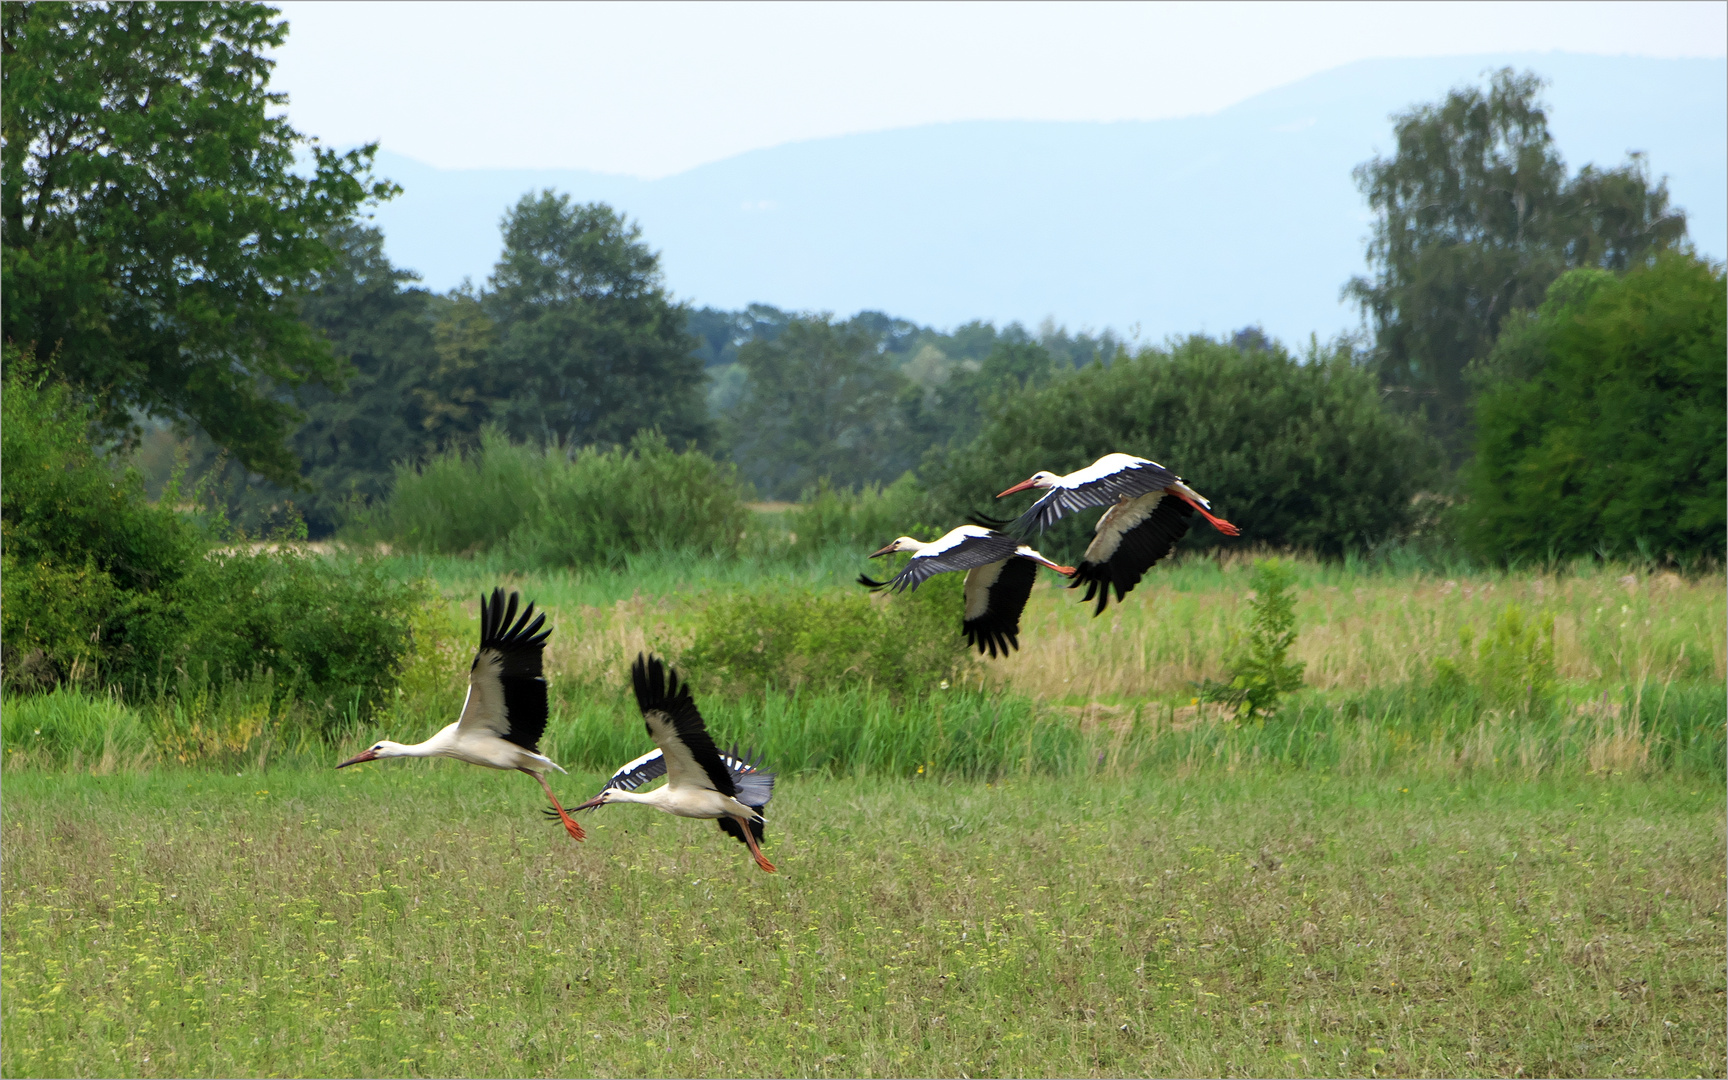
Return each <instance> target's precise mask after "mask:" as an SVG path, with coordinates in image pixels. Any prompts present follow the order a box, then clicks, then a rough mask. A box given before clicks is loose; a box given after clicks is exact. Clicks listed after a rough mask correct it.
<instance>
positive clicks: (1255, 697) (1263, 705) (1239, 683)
mask: <svg viewBox="0 0 1728 1080" xmlns="http://www.w3.org/2000/svg"><path fill="white" fill-rule="evenodd" d="M1295 580H1296V576H1295V574H1293V573H1292V572H1291V570H1290V567H1289V565H1288V564H1286V563H1285V562H1283V561H1282V560H1280V559H1260V560H1257V561H1256V562H1255V563H1254V572H1253V573H1252V574H1251V575H1250V576H1249V578H1248V586H1249V588H1251V589H1252V590H1253V592H1252V593H1251V594H1250V595H1249V598H1248V612H1249V615H1248V627H1247V629H1246V630H1245V631H1243V632H1242V633H1240V634H1238V635H1236V637H1235V640H1234V641H1232V642H1231V645H1230V648H1229V651H1228V653H1227V654H1226V658H1225V663H1226V664H1227V665H1228V666H1229V668H1230V676H1231V677H1230V681H1229V682H1227V683H1210V684H1208V685H1207V686H1206V694H1205V696H1206V697H1207V698H1208V699H1209V700H1212V701H1224V702H1228V703H1229V704H1231V705H1234V706H1236V708H1237V709H1238V710H1239V712H1240V714H1241V715H1242V716H1244V717H1249V716H1260V717H1265V716H1270V715H1271V714H1272V713H1274V712H1276V711H1278V699H1279V698H1280V697H1281V696H1283V695H1284V694H1288V693H1292V692H1293V691H1296V690H1300V689H1301V688H1302V668H1303V667H1304V666H1305V665H1304V664H1303V663H1302V662H1301V661H1293V660H1291V659H1289V655H1290V646H1292V645H1294V644H1296V598H1295V597H1294V596H1292V595H1290V588H1291V586H1292V585H1293V584H1295Z"/></svg>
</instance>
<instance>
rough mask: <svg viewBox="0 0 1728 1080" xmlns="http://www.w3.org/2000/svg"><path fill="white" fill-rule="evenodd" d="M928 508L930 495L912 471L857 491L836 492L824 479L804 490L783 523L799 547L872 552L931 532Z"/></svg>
mask: <svg viewBox="0 0 1728 1080" xmlns="http://www.w3.org/2000/svg"><path fill="white" fill-rule="evenodd" d="M931 509H932V508H931V506H930V500H929V495H928V494H927V493H926V492H925V491H924V488H923V485H921V484H919V483H918V478H917V477H915V476H913V475H912V474H911V473H907V474H905V475H904V476H902V477H900V479H898V480H896V481H894V482H893V483H892V484H889V485H888V486H887V487H882V486H880V485H877V484H865V485H863V486H862V487H860V488H859V489H858V490H857V491H856V492H852V491H847V490H845V489H844V488H841V489H836V488H835V487H834V486H833V485H832V484H830V483H829V482H828V480H827V479H826V478H824V479H823V480H821V481H820V482H819V483H818V484H817V485H816V486H815V487H813V488H809V489H807V490H806V491H805V492H804V496H803V498H802V499H801V500H800V501H799V503H798V506H797V508H796V509H795V510H793V511H792V512H791V513H790V514H789V515H787V522H786V524H787V525H788V526H789V527H790V528H791V530H792V532H793V534H794V535H796V536H797V537H798V544H799V546H800V547H806V546H807V547H810V548H823V547H843V548H868V549H869V550H870V551H874V550H876V549H877V548H879V547H881V546H882V545H883V544H886V543H887V542H888V541H890V540H892V539H894V538H895V537H896V536H905V535H907V534H908V533H911V532H913V531H914V530H916V529H919V528H920V527H923V528H929V526H928V525H926V524H925V523H926V521H927V519H928V518H929V517H930V516H931V515H930V511H931Z"/></svg>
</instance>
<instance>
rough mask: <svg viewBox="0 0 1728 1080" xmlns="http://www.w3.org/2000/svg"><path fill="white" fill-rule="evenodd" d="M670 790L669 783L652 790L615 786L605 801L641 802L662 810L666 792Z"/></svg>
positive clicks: (664, 805)
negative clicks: (631, 789) (633, 789)
mask: <svg viewBox="0 0 1728 1080" xmlns="http://www.w3.org/2000/svg"><path fill="white" fill-rule="evenodd" d="M671 790H672V788H671V785H668V784H663V785H661V786H660V787H657V788H655V789H654V790H653V791H625V790H624V789H623V788H615V789H614V790H613V792H612V794H611V795H609V796H608V797H607V799H606V801H607V802H633V803H641V804H642V805H643V806H652V807H655V808H656V809H659V810H664V809H666V793H667V792H669V791H671Z"/></svg>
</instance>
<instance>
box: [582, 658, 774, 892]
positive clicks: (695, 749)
mask: <svg viewBox="0 0 1728 1080" xmlns="http://www.w3.org/2000/svg"><path fill="white" fill-rule="evenodd" d="M630 679H631V682H632V683H634V684H635V688H636V706H637V708H639V709H641V710H642V723H643V725H644V726H645V727H647V729H648V737H649V738H651V739H653V740H654V743H655V745H656V746H658V747H659V749H658V750H655V751H653V752H652V753H648V754H644V755H642V756H641V757H639V758H637V759H636V760H635V761H632V762H630V763H629V764H628V765H625V766H624V767H623V768H621V769H619V770H618V771H617V772H616V773H613V774H612V779H611V780H608V781H607V782H606V786H605V788H603V789H602V790H601V792H600V794H598V795H596V796H594V797H593V798H592V799H589V800H588V801H587V802H585V803H583V804H582V805H581V806H577V807H574V808H573V809H576V810H589V809H593V808H596V807H601V806H605V805H606V804H607V803H615V802H617V803H641V804H642V805H644V806H652V807H654V808H655V809H656V810H663V811H665V812H666V813H668V814H675V815H677V816H678V817H687V818H711V819H713V820H714V821H716V822H718V823H719V825H720V831H721V832H724V833H726V834H727V835H728V836H731V837H733V838H734V839H736V840H738V841H740V842H741V843H743V844H744V845H745V846H746V847H748V848H749V849H750V854H751V855H753V856H755V858H756V865H757V866H760V867H761V868H762V869H764V870H766V871H767V872H768V873H770V874H772V873H773V872H774V864H773V863H771V862H769V861H768V859H767V857H766V856H764V855H763V854H762V837H763V832H764V829H765V826H766V825H767V819H766V818H764V817H763V816H762V809H763V808H764V807H766V806H767V805H768V800H769V799H770V798H771V797H772V796H773V793H774V774H773V773H770V772H762V771H761V770H760V769H758V768H757V764H758V763H759V760H760V759H756V758H753V757H752V756H751V755H750V754H748V753H746V754H744V755H742V756H740V755H739V754H738V752H737V748H736V747H734V748H733V752H732V753H731V754H730V755H727V754H722V753H721V752H720V751H719V749H718V748H716V747H715V745H714V740H713V738H712V737H711V736H710V735H709V734H708V725H707V723H706V722H705V721H703V719H702V714H701V713H700V712H698V711H697V709H696V701H695V699H694V698H692V697H691V696H690V687H689V685H688V684H680V683H679V682H678V674H677V672H674V671H672V670H670V669H669V668H667V667H666V666H665V665H664V664H662V663H661V662H660V658H659V657H657V656H643V655H641V654H638V655H637V657H636V662H635V663H634V664H632V665H630ZM660 776H665V777H666V783H665V784H663V785H661V786H660V787H657V788H655V789H653V790H652V791H647V792H641V793H638V792H637V791H636V789H637V788H639V787H641V786H642V785H643V784H646V783H647V782H648V781H650V780H654V779H657V778H658V777H660ZM553 805H554V806H556V805H557V803H556V801H554V803H553Z"/></svg>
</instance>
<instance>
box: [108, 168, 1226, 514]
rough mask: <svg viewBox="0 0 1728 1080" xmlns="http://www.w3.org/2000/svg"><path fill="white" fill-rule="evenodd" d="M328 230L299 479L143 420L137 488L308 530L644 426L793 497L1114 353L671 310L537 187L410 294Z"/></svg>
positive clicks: (852, 478)
mask: <svg viewBox="0 0 1728 1080" xmlns="http://www.w3.org/2000/svg"><path fill="white" fill-rule="evenodd" d="M333 238H334V240H335V247H336V249H337V251H338V253H339V258H338V259H337V261H336V262H335V263H334V264H333V265H331V266H330V267H327V268H326V269H324V270H323V271H321V272H320V273H319V275H318V277H317V279H316V281H315V283H314V285H313V287H312V288H310V289H308V290H306V291H305V293H304V294H303V295H302V296H301V298H300V301H299V303H300V309H301V312H302V315H303V318H304V320H305V321H306V323H307V324H308V325H309V326H310V327H312V328H313V329H315V330H316V331H318V332H319V333H320V334H321V335H322V336H324V337H325V338H326V339H327V340H328V341H329V342H330V343H331V345H332V347H333V349H334V352H335V354H336V356H337V358H338V359H340V360H342V361H345V362H346V363H347V364H349V365H351V367H352V374H351V375H350V376H349V377H348V379H347V380H346V382H345V383H344V384H339V385H338V386H332V385H330V384H328V383H326V384H323V385H313V386H309V387H307V388H304V389H302V390H301V391H300V392H299V393H298V394H297V395H295V396H294V399H293V400H294V401H295V402H296V403H297V404H298V405H299V407H300V408H301V409H303V410H304V411H305V412H306V414H307V419H306V420H305V422H304V423H302V424H301V425H300V426H299V427H298V428H297V429H295V430H294V431H293V433H292V434H291V435H290V439H289V441H290V443H291V445H292V447H293V449H294V450H295V452H296V454H297V456H298V458H299V460H300V461H301V463H302V478H303V479H302V483H301V484H300V485H298V486H296V485H292V484H282V483H279V482H273V481H271V480H270V479H268V478H266V477H265V476H263V475H261V474H260V473H258V472H256V471H254V470H251V469H249V468H247V467H245V465H244V464H242V463H241V462H239V461H238V460H236V459H235V458H234V457H233V456H232V455H230V454H228V453H225V452H224V451H223V450H222V449H221V448H220V447H218V446H217V445H216V444H215V443H214V441H213V440H211V439H210V438H209V437H208V436H205V435H203V434H202V433H198V432H192V433H177V432H176V430H175V428H174V427H173V426H172V425H170V424H167V423H157V424H153V425H150V426H149V427H148V428H147V429H146V430H145V431H144V432H143V435H142V437H141V440H140V446H139V450H138V461H139V463H140V464H141V465H142V466H143V468H144V471H145V473H146V477H147V479H148V481H149V484H150V487H151V488H152V489H153V490H160V489H161V487H162V486H163V485H164V484H165V483H166V481H167V479H168V478H169V477H170V476H171V475H172V474H173V472H174V470H175V469H176V467H177V466H178V467H179V468H181V469H182V470H183V471H184V472H185V473H186V474H187V475H188V476H189V477H190V478H191V479H193V480H196V479H199V478H205V477H208V480H207V481H206V485H207V490H208V491H210V492H211V493H213V494H218V493H219V494H220V495H221V497H222V498H223V499H224V500H225V501H226V503H227V505H228V507H229V513H230V514H231V515H232V516H233V517H234V518H235V520H236V521H237V523H239V524H241V525H243V526H245V527H246V528H248V529H249V530H250V531H254V532H258V531H270V530H272V529H278V528H280V527H282V526H283V525H284V523H285V522H287V521H288V520H289V519H291V518H292V517H294V516H296V515H298V516H300V517H302V518H303V519H304V521H305V524H306V527H307V530H308V533H309V535H311V536H312V537H314V538H317V537H322V536H328V535H330V534H332V533H333V532H335V530H336V529H338V528H339V527H340V526H341V524H342V523H343V521H344V520H345V518H346V517H348V516H349V515H351V513H352V512H353V511H354V510H355V509H356V508H357V507H359V506H363V505H369V504H371V503H373V502H375V501H376V500H379V499H382V498H386V497H387V496H388V494H389V492H390V489H391V485H392V482H393V477H394V473H395V469H396V468H397V467H399V466H413V465H415V464H417V463H420V462H423V461H425V460H426V459H428V458H429V457H430V456H432V455H435V454H437V453H440V452H443V451H447V450H451V449H457V450H475V449H477V447H478V446H479V442H480V435H481V431H482V429H483V428H485V427H486V426H487V425H496V426H498V427H499V428H501V429H502V430H503V431H504V432H505V433H507V434H508V435H509V436H510V437H511V438H513V439H516V440H519V441H528V442H534V443H538V444H543V445H544V444H548V443H552V444H559V445H563V446H566V447H568V448H569V449H571V450H572V451H574V450H575V449H577V448H580V447H581V446H585V445H596V444H599V445H607V444H622V443H626V442H628V441H629V439H630V437H631V435H632V434H634V432H636V431H637V430H640V429H643V428H652V429H658V430H659V431H660V432H661V433H662V434H663V435H665V436H666V437H667V439H668V440H669V441H670V442H671V443H672V445H673V446H675V447H678V446H689V447H694V448H698V449H701V450H702V451H704V452H706V453H708V454H710V455H712V456H715V457H718V458H720V459H722V460H727V459H729V460H732V461H734V462H735V463H736V464H737V465H738V467H739V469H740V470H741V473H742V475H743V477H744V479H746V480H747V481H749V482H750V483H751V484H752V485H753V486H754V489H755V490H756V492H757V494H758V495H759V496H760V497H761V498H764V499H784V500H792V499H797V498H798V497H799V496H800V494H802V493H803V492H804V490H805V489H806V488H808V487H810V486H812V485H814V484H817V483H818V482H820V481H822V480H827V481H829V482H831V483H833V484H836V485H839V486H841V487H856V486H858V485H861V484H870V483H877V484H888V483H891V482H892V481H894V480H895V479H896V478H898V477H899V476H901V475H902V474H904V473H905V472H906V471H907V470H909V469H912V468H915V467H916V466H917V465H918V464H919V462H920V461H921V460H923V458H924V456H925V455H926V454H927V453H929V452H930V451H931V450H932V449H935V448H939V447H944V446H947V445H949V444H952V443H957V442H962V441H965V440H967V439H970V438H972V437H973V436H974V435H975V434H976V433H977V430H978V426H979V423H980V421H981V419H982V417H983V415H984V413H985V411H986V409H987V408H988V407H989V404H990V402H991V400H992V399H993V397H994V396H998V395H1001V394H1004V393H1007V392H1011V391H1018V390H1021V389H1025V388H1028V387H1032V386H1037V385H1042V384H1043V383H1046V382H1048V381H1049V380H1050V379H1051V378H1052V377H1053V376H1054V375H1055V374H1056V373H1057V372H1059V371H1064V370H1073V369H1075V368H1079V367H1085V366H1087V365H1089V364H1093V363H1102V364H1108V363H1110V362H1111V361H1112V360H1114V359H1115V358H1116V357H1117V356H1118V355H1124V354H1125V353H1126V348H1127V343H1126V342H1124V341H1122V340H1121V339H1119V338H1117V337H1116V336H1115V335H1114V334H1112V333H1111V332H1110V331H1108V330H1105V331H1103V332H1100V333H1097V334H1093V333H1089V332H1080V333H1071V332H1069V331H1068V330H1067V329H1066V328H1063V327H1058V326H1056V325H1054V323H1052V322H1048V321H1047V322H1046V323H1045V325H1044V326H1042V327H1040V328H1039V329H1038V330H1036V331H1029V330H1027V329H1026V328H1025V327H1023V326H1020V325H1019V324H1017V323H1016V324H1010V325H1009V326H1007V327H1003V328H998V327H996V326H994V325H992V324H990V323H986V322H971V323H967V324H965V325H963V326H960V327H958V328H956V329H955V330H953V331H952V332H946V333H945V332H943V331H941V330H937V329H934V328H932V327H927V326H920V325H918V324H916V323H913V322H910V321H908V320H906V319H900V318H896V317H894V316H891V315H887V314H883V313H881V312H873V311H864V312H859V313H857V314H855V315H852V316H851V317H849V318H843V319H841V318H835V317H834V316H832V315H830V314H828V313H809V312H792V311H784V310H782V309H780V308H776V307H773V306H770V305H767V304H752V305H750V306H749V307H747V308H745V309H744V310H742V311H723V310H718V309H715V308H709V307H701V308H691V307H687V306H682V305H679V304H676V303H674V302H673V301H672V300H671V298H669V297H668V296H667V295H666V293H665V291H664V289H663V288H662V286H661V284H660V280H659V272H658V259H657V257H656V255H655V254H654V253H653V252H652V251H650V250H649V249H648V248H647V246H646V245H645V244H644V243H643V242H642V240H641V237H640V236H639V234H638V232H637V230H636V228H635V227H634V226H633V225H631V224H630V223H629V222H627V221H626V219H625V218H624V217H623V216H622V215H620V214H618V213H616V212H615V211H613V210H612V209H611V208H610V207H607V206H604V205H603V204H591V205H578V204H573V203H571V202H570V201H569V200H568V199H567V198H566V197H564V196H560V195H558V194H556V193H553V192H540V193H534V194H530V195H527V196H524V197H523V199H522V200H521V202H520V203H518V204H517V206H516V207H514V208H513V209H512V210H511V212H510V213H509V215H507V217H506V220H505V224H504V240H505V250H504V253H503V255H502V257H501V258H500V260H499V263H498V266H497V268H496V270H495V272H494V274H493V276H492V277H491V278H490V279H489V281H488V284H487V286H486V287H485V288H483V289H479V290H473V291H468V292H462V291H457V292H453V293H450V294H437V293H433V292H430V291H428V290H425V289H422V288H419V287H418V286H417V285H416V283H415V280H416V279H415V277H414V275H413V274H412V273H411V272H409V271H406V270H403V269H401V268H398V267H396V266H393V265H392V264H391V263H390V261H389V259H388V257H387V256H386V255H385V253H384V238H383V236H382V234H381V233H379V231H378V230H376V229H374V228H371V227H369V226H364V225H358V224H351V225H345V226H342V227H341V228H339V229H337V230H335V231H334V233H333ZM1257 334H1258V332H1257V331H1254V330H1249V331H1246V332H1245V335H1246V337H1247V338H1256V339H1257ZM608 354H610V355H608Z"/></svg>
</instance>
